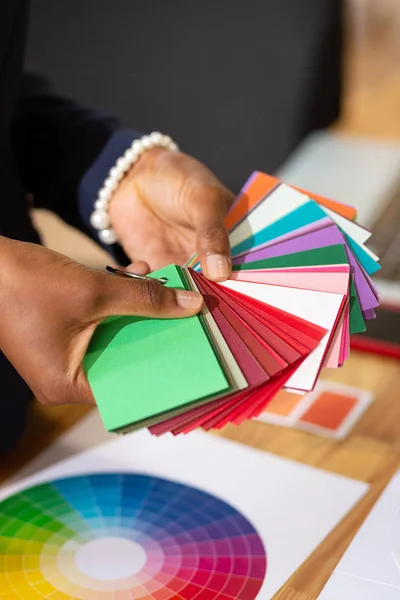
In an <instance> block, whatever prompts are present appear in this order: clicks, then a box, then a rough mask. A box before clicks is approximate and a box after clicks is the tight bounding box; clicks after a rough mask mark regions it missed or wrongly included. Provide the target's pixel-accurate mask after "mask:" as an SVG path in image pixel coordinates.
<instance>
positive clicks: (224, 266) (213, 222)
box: [194, 188, 232, 281]
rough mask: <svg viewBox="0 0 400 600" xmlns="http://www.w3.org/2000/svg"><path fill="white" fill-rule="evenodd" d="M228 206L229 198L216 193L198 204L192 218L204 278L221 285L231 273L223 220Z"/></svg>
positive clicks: (228, 246) (216, 191)
mask: <svg viewBox="0 0 400 600" xmlns="http://www.w3.org/2000/svg"><path fill="white" fill-rule="evenodd" d="M230 203H231V194H230V193H229V192H228V191H226V190H224V189H223V188H222V189H217V190H215V191H214V192H213V193H212V195H210V196H209V198H208V199H204V201H203V202H202V203H201V205H200V204H199V207H198V211H197V214H196V215H195V222H194V227H195V229H196V238H197V253H198V255H199V260H200V263H201V267H202V270H203V272H204V274H205V276H206V277H207V278H208V279H210V280H211V281H224V280H226V279H228V278H229V277H230V275H231V272H232V261H231V250H230V245H229V237H228V232H227V231H226V228H225V216H226V213H227V209H228V207H229V205H230Z"/></svg>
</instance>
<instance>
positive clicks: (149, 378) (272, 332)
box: [84, 173, 380, 435]
mask: <svg viewBox="0 0 400 600" xmlns="http://www.w3.org/2000/svg"><path fill="white" fill-rule="evenodd" d="M355 219H356V212H355V210H354V209H353V208H351V207H349V206H346V205H343V204H340V203H338V202H334V201H331V200H326V199H324V198H321V197H319V196H315V195H312V194H309V193H308V192H302V191H300V190H297V189H294V188H293V187H290V186H288V185H285V184H284V183H282V182H280V181H278V180H277V179H275V178H273V177H271V176H268V175H264V174H263V173H254V174H253V175H252V177H251V178H250V179H249V181H248V182H247V184H246V185H245V186H244V188H243V190H242V192H241V193H240V195H239V196H238V198H237V199H236V202H235V203H234V205H233V207H232V209H231V211H230V213H229V215H228V217H227V219H226V225H227V228H228V230H229V232H230V242H231V247H232V258H233V275H232V278H231V279H230V280H229V281H227V282H224V283H221V284H217V283H212V282H210V281H208V280H207V279H206V278H205V277H204V276H203V275H202V273H201V268H200V265H199V263H198V262H197V259H196V257H194V258H193V259H192V260H191V261H190V262H189V263H188V264H187V265H186V266H185V267H178V266H174V265H171V266H169V267H166V268H165V269H161V270H160V271H158V272H157V273H155V274H154V276H156V277H164V278H166V279H167V281H168V283H167V285H169V286H171V287H175V288H181V289H191V290H196V291H200V292H201V293H202V294H203V296H204V299H205V308H204V310H203V311H202V313H201V314H200V315H199V316H197V317H193V318H190V319H184V320H178V319H170V320H158V319H143V318H135V317H125V318H113V319H109V320H107V321H105V322H104V323H102V324H101V325H100V327H99V328H98V329H97V331H96V332H95V335H94V337H93V339H92V342H91V344H90V347H89V349H88V353H87V355H86V357H85V360H84V367H85V370H86V372H87V375H88V379H89V383H90V385H91V387H92V390H93V393H94V396H95V398H96V402H97V405H98V407H99V411H100V414H101V416H102V418H103V421H104V424H105V426H106V428H107V429H108V430H109V431H114V432H122V433H124V432H127V431H131V430H133V429H137V428H140V427H149V428H150V430H151V431H152V433H154V434H155V435H160V434H163V433H166V432H169V431H172V432H173V433H174V434H175V435H177V434H179V433H188V432H189V431H191V430H193V429H195V428H197V427H202V428H204V429H207V430H208V429H211V428H216V429H219V428H221V427H223V426H224V425H226V424H227V423H234V424H235V425H239V424H241V423H242V422H243V421H244V420H246V419H252V418H254V417H258V416H259V415H260V414H261V413H262V412H263V411H264V410H265V407H266V406H267V405H268V403H269V402H270V401H271V400H272V398H273V397H274V396H275V395H276V393H277V392H278V391H279V390H280V389H281V388H285V389H287V390H289V391H293V392H296V393H299V394H304V393H306V392H310V391H312V390H313V389H314V387H315V384H316V382H317V380H318V377H319V375H320V372H321V369H322V368H323V367H328V368H337V367H340V366H342V365H343V363H344V361H345V360H346V358H347V357H348V355H349V347H350V334H352V333H361V332H363V331H365V328H366V327H365V322H366V321H368V320H369V319H373V318H374V317H375V309H376V308H377V307H378V305H379V295H378V291H377V290H376V288H375V286H374V285H373V283H372V281H371V275H373V273H375V272H376V271H377V270H378V269H379V268H380V267H379V264H378V257H377V256H375V255H374V254H373V253H372V252H371V250H369V249H368V247H367V246H366V245H365V244H366V242H367V240H368V239H369V237H370V235H371V234H370V232H368V231H367V230H366V229H364V228H363V227H361V226H360V225H358V224H357V223H356V221H355Z"/></svg>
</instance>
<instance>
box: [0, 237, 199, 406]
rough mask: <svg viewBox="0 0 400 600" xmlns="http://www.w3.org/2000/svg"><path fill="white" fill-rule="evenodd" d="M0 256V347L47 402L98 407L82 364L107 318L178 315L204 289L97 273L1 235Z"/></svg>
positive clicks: (190, 310) (192, 306) (193, 306)
mask: <svg viewBox="0 0 400 600" xmlns="http://www.w3.org/2000/svg"><path fill="white" fill-rule="evenodd" d="M0 257H1V263H2V264H1V285H0V311H1V318H0V349H1V351H2V352H3V353H4V354H5V356H6V357H7V358H8V360H9V361H10V362H11V363H12V364H13V365H14V367H15V369H16V370H17V371H18V372H19V374H20V375H21V376H22V377H23V379H24V380H25V381H26V383H27V384H28V385H29V387H30V388H31V390H32V392H33V394H34V395H35V396H36V397H37V399H38V400H39V401H40V402H42V403H43V404H49V405H56V404H67V403H72V402H74V403H77V402H78V403H90V404H94V399H93V395H92V392H91V389H90V387H89V383H88V381H87V378H86V375H85V373H84V371H83V368H82V366H81V365H82V360H83V357H84V355H85V352H86V349H87V347H88V344H89V342H90V339H91V337H92V335H93V332H94V330H95V328H96V327H97V325H98V324H99V323H100V322H101V321H102V320H103V319H105V318H106V317H108V316H112V315H139V316H143V317H157V318H171V317H174V318H179V317H186V316H191V315H194V314H196V313H198V312H199V311H200V309H201V306H202V298H201V296H200V294H197V293H194V292H189V291H188V292H186V291H185V290H172V289H168V288H166V287H163V286H162V285H160V284H159V283H157V282H155V281H151V280H149V281H133V280H132V279H124V278H120V277H115V276H113V275H109V274H107V273H105V272H97V271H93V270H90V269H87V268H85V267H83V266H81V265H79V264H78V263H75V262H73V261H72V260H69V259H68V258H66V257H65V256H62V255H60V254H57V253H55V252H51V251H50V250H46V249H45V248H41V247H40V246H37V245H35V244H26V243H22V242H14V241H11V240H7V239H6V238H2V237H0ZM137 267H138V268H137V269H135V265H133V266H132V268H133V270H136V271H137V272H140V271H141V270H143V269H142V265H140V264H139V265H137ZM12 401H13V399H12V398H10V402H12Z"/></svg>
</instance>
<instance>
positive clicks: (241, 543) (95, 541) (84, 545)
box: [0, 474, 266, 600]
mask: <svg viewBox="0 0 400 600" xmlns="http://www.w3.org/2000/svg"><path fill="white" fill-rule="evenodd" d="M265 573H266V556H265V551H264V547H263V544H262V542H261V539H260V537H259V536H258V534H257V532H256V531H255V529H254V528H253V527H252V525H251V524H250V523H249V521H248V520H247V519H246V518H245V517H244V516H242V515H241V514H239V513H238V512H237V511H236V510H235V509H234V508H232V507H231V506H229V505H228V504H226V503H225V502H222V501H221V500H218V499H217V498H215V497H213V496H211V495H209V494H206V493H204V492H201V491H199V490H196V489H194V488H190V487H187V486H185V485H181V484H178V483H173V482H171V481H166V480H163V479H158V478H154V477H148V476H145V475H131V474H100V475H88V476H82V477H73V478H68V479H62V480H59V481H54V482H50V483H46V484H43V485H39V486H37V487H34V488H31V489H29V490H24V491H23V492H21V493H19V494H17V495H15V496H12V497H11V498H8V499H6V500H5V501H3V502H1V503H0V598H1V599H2V600H9V599H10V600H11V598H12V599H14V598H15V599H17V598H20V599H23V600H33V599H40V598H50V599H51V600H71V599H72V598H74V599H79V600H132V599H134V600H189V599H190V600H191V599H196V600H232V599H238V600H254V599H255V598H256V597H257V594H258V592H259V591H260V588H261V586H262V583H263V581H264V578H265Z"/></svg>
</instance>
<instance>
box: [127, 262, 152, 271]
mask: <svg viewBox="0 0 400 600" xmlns="http://www.w3.org/2000/svg"><path fill="white" fill-rule="evenodd" d="M126 270H127V271H129V272H130V273H134V274H135V275H148V274H149V273H150V267H149V265H148V264H147V263H146V262H144V261H143V260H136V261H135V262H133V263H131V264H130V265H128V266H127V267H126Z"/></svg>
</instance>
